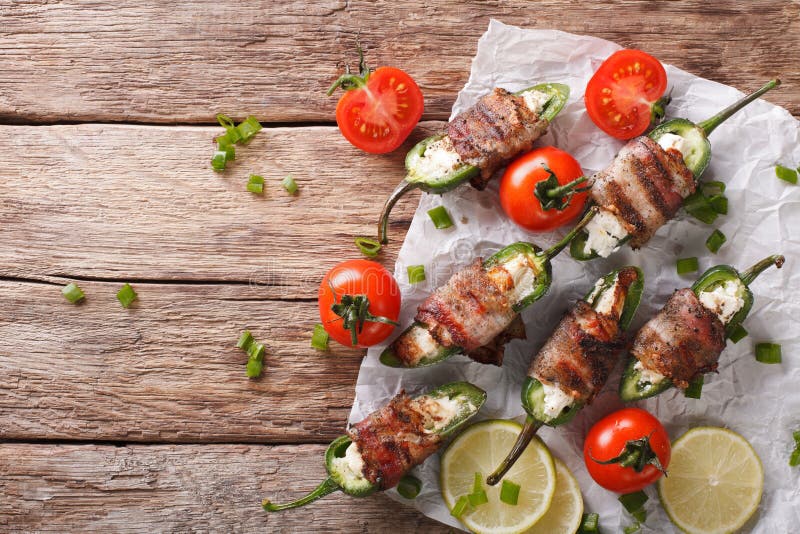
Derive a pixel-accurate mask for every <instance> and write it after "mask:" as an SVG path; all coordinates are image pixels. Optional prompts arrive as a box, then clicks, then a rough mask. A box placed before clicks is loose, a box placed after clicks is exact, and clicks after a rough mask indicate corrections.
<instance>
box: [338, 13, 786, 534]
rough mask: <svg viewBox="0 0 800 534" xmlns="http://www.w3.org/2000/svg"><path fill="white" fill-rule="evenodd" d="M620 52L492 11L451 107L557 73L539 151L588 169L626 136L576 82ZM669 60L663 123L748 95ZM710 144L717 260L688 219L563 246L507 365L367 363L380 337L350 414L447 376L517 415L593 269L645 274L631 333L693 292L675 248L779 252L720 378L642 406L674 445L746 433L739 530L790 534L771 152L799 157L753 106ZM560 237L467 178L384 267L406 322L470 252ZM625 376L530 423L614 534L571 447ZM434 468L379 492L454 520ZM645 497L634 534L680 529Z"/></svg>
mask: <svg viewBox="0 0 800 534" xmlns="http://www.w3.org/2000/svg"><path fill="white" fill-rule="evenodd" d="M619 48H620V46H618V45H617V44H615V43H611V42H609V41H604V40H602V39H597V38H594V37H585V36H580V35H573V34H569V33H564V32H561V31H556V30H523V29H520V28H516V27H513V26H507V25H505V24H502V23H500V22H497V21H492V22H491V23H490V25H489V29H488V31H487V32H486V33H485V34H484V35H483V36H482V37H481V39H480V41H479V42H478V51H477V55H476V56H475V58H474V60H473V62H472V71H471V74H470V78H469V81H468V82H467V84H466V86H465V87H464V89H463V90H462V91H461V92H460V93H459V95H458V100H457V101H456V104H455V106H454V107H453V114H454V115H455V114H456V113H458V112H460V111H462V110H464V109H466V108H467V107H469V106H470V105H472V104H473V103H474V102H475V101H476V99H477V98H479V97H480V96H481V95H483V94H486V93H487V92H489V91H491V90H492V88H494V87H496V86H499V87H503V88H506V89H508V90H511V91H516V90H519V89H522V88H524V87H528V86H530V85H533V84H535V83H540V82H548V81H552V82H560V83H566V84H568V85H569V86H570V88H571V91H572V95H571V96H570V99H569V102H568V104H567V106H566V107H565V108H564V110H563V111H562V112H561V114H560V115H559V116H558V117H557V118H556V119H555V121H554V122H553V124H552V125H551V127H550V130H549V132H548V134H547V135H546V136H545V137H544V138H542V139H541V140H540V141H539V142H538V145H539V146H543V145H549V144H553V145H555V146H557V147H559V148H562V149H564V150H566V151H568V152H570V153H571V154H572V155H574V156H575V158H576V159H577V160H578V161H579V162H580V163H581V166H582V167H583V169H584V172H586V173H587V174H588V173H591V172H595V171H598V170H600V169H602V168H604V167H605V166H606V165H607V164H608V163H609V162H610V161H611V160H612V158H613V157H614V155H615V154H616V152H617V151H618V150H619V148H620V147H621V146H622V143H621V142H618V141H615V140H614V139H612V138H610V137H609V136H607V135H605V134H604V133H603V132H601V131H600V130H599V129H598V128H597V127H595V126H594V124H593V123H592V122H591V120H590V119H589V117H588V115H587V114H586V112H585V108H584V104H583V92H584V88H585V87H586V83H587V82H588V80H589V78H590V77H591V75H592V73H593V72H594V71H595V69H596V68H597V67H598V66H599V65H600V63H601V62H602V61H603V60H604V59H605V58H606V57H608V56H609V55H610V54H611V53H612V52H614V51H616V50H618V49H619ZM665 67H666V70H667V75H668V78H669V87H671V88H673V92H672V96H673V100H672V103H671V104H670V106H669V108H668V118H672V117H685V118H688V119H690V120H693V121H700V120H703V119H705V118H708V117H710V116H711V115H713V114H714V113H716V112H717V111H718V110H720V109H721V108H722V107H725V106H727V105H728V104H730V103H732V102H734V101H735V100H737V99H739V98H740V97H741V96H743V95H742V93H741V92H740V91H738V90H736V89H733V88H732V87H727V86H724V85H721V84H718V83H715V82H712V81H709V80H705V79H702V78H699V77H697V76H694V75H692V74H690V73H688V72H685V71H682V70H680V69H677V68H675V67H672V66H670V65H665ZM764 81H765V82H766V80H764ZM756 88H757V87H747V88H745V89H747V90H754V89H756ZM777 90H780V88H778V89H777ZM710 140H711V145H712V150H713V156H712V160H711V164H710V166H709V167H708V169H707V170H706V172H705V174H704V176H703V178H704V179H705V180H712V179H713V180H721V181H723V182H725V183H726V184H727V187H728V188H727V191H726V194H727V196H728V198H729V201H730V210H729V214H728V215H727V216H721V217H720V218H719V219H717V222H716V223H715V225H714V227H716V228H719V229H720V230H721V231H722V232H723V233H724V234H725V235H726V236H727V238H728V242H727V243H726V244H725V245H724V246H723V247H722V249H721V250H720V251H719V253H718V254H716V255H712V254H710V253H709V252H708V251H707V250H706V248H705V246H704V243H705V240H706V238H707V237H708V235H709V234H710V233H711V231H712V230H713V227H712V226H709V225H705V224H703V223H701V222H699V221H697V220H695V219H692V218H690V217H688V216H686V215H685V214H683V213H681V214H680V215H679V216H678V218H677V219H676V220H674V221H672V222H670V223H669V224H668V225H666V226H665V227H664V228H662V229H661V230H660V231H659V232H658V233H657V234H656V235H655V237H654V238H653V239H652V240H651V241H650V243H649V244H648V245H647V246H646V247H645V248H643V249H642V250H640V251H638V252H633V251H632V250H630V248H628V247H624V248H623V249H621V250H620V251H619V252H617V253H616V254H614V255H612V256H611V257H610V258H608V259H606V260H603V259H598V260H594V261H592V262H588V263H580V262H577V261H575V260H573V259H572V258H570V256H569V252H568V251H565V252H564V253H562V254H561V255H560V256H559V257H557V258H556V259H555V260H554V262H553V272H554V283H553V286H552V288H551V290H550V293H549V294H548V295H546V296H545V297H544V298H543V299H541V300H540V301H539V302H538V303H535V304H534V305H532V306H531V307H529V308H528V309H526V310H525V311H524V313H523V314H522V317H523V319H524V321H525V325H526V332H527V337H528V339H527V340H526V341H514V342H512V343H511V345H510V346H509V348H508V350H507V351H506V357H505V363H504V365H503V367H502V368H497V367H494V366H488V365H480V364H477V363H474V362H472V361H470V360H468V359H467V358H466V357H463V356H456V357H453V358H451V359H449V360H447V361H446V362H444V363H442V364H439V365H437V366H434V367H429V368H425V369H391V368H388V367H385V366H383V365H381V364H380V362H379V361H378V356H379V355H380V352H381V350H382V349H383V348H384V346H383V345H382V346H377V347H374V348H372V349H370V350H369V352H368V354H367V357H366V358H365V359H364V362H363V364H362V366H361V370H360V373H359V376H358V384H357V386H356V400H355V404H354V406H353V410H352V412H351V414H350V422H351V423H352V422H356V421H359V420H361V419H363V418H364V417H365V416H366V415H367V414H368V413H370V412H371V411H373V410H375V409H377V408H379V407H380V406H382V405H383V404H385V403H386V402H387V401H388V400H389V399H390V398H391V397H392V396H393V395H395V394H396V393H397V391H399V390H400V389H401V388H405V389H406V390H407V391H408V392H409V393H417V392H422V391H424V390H427V389H429V388H431V387H433V386H436V385H439V384H443V383H445V382H450V381H454V380H469V381H471V382H473V383H475V384H477V385H478V386H480V387H482V388H484V389H485V390H486V391H487V392H488V400H487V402H486V404H485V406H484V408H483V409H482V410H481V412H480V414H479V416H478V417H477V418H476V420H478V419H487V418H516V417H520V416H522V415H523V413H524V412H523V409H522V406H521V404H520V385H521V383H522V381H523V379H524V377H525V373H526V370H527V367H528V364H529V362H530V359H531V357H532V355H533V354H534V353H535V351H536V350H537V349H538V348H539V347H541V345H542V344H543V343H544V341H545V340H546V339H547V337H548V336H549V334H550V332H551V331H552V329H553V327H554V326H555V324H556V322H557V321H558V320H559V318H560V316H561V314H562V313H563V312H564V311H565V310H566V309H567V307H568V306H570V305H571V304H572V303H573V302H574V301H575V299H577V298H580V296H582V295H583V294H585V292H586V291H587V290H588V289H589V288H590V287H591V286H592V284H593V283H594V282H595V280H596V279H597V278H598V277H599V276H601V275H602V274H604V273H606V272H608V271H610V270H611V269H613V268H616V267H619V266H622V265H628V264H630V265H638V266H640V267H641V268H642V269H643V270H644V272H645V277H646V282H645V294H644V297H643V301H642V305H641V307H640V308H639V311H638V314H637V318H636V320H635V322H634V324H633V325H632V328H634V329H635V328H638V327H639V326H641V325H642V324H643V323H644V322H645V321H646V320H647V319H648V318H650V317H652V315H653V314H654V313H655V312H656V311H657V310H658V309H660V307H661V306H662V305H663V303H664V302H665V300H666V299H667V297H668V296H669V295H670V294H671V293H672V291H673V290H674V289H676V288H681V287H688V286H690V285H691V283H692V282H693V281H694V279H695V277H696V275H694V274H693V275H689V276H685V277H679V276H678V275H677V274H676V272H675V260H676V259H677V258H681V257H688V256H697V257H698V258H700V269H701V271H700V272H702V271H703V270H705V269H707V268H708V267H711V266H712V265H716V264H719V263H727V264H730V265H733V266H736V267H738V268H741V269H744V268H746V267H748V266H750V265H751V264H753V263H754V262H756V261H757V260H759V259H761V258H763V257H765V256H768V255H770V254H773V253H777V252H780V253H783V254H784V255H785V256H786V259H787V261H786V265H785V266H784V268H783V269H781V270H780V271H778V270H775V269H772V270H770V271H768V272H766V273H764V274H763V275H762V276H761V277H760V278H759V279H758V280H757V281H756V282H755V283H754V284H753V286H752V290H753V292H754V294H755V305H754V306H753V309H752V312H751V314H750V317H749V318H748V319H747V321H746V322H745V326H746V328H747V330H748V331H749V332H750V336H749V337H748V338H746V339H744V340H742V341H740V342H739V343H738V344H736V345H733V344H730V343H729V345H728V347H727V349H726V350H725V352H724V353H723V355H722V357H721V360H720V366H719V374H716V375H708V376H707V377H706V385H705V387H704V388H703V396H702V399H700V400H692V399H686V398H684V397H683V395H682V394H681V393H680V392H677V391H675V390H672V391H670V392H667V393H665V394H663V395H661V396H659V397H657V398H654V399H649V400H647V401H644V402H641V403H639V404H640V405H641V406H642V407H644V408H645V409H647V410H650V411H651V412H652V413H654V414H655V415H656V416H657V417H658V418H659V419H660V420H661V421H662V422H663V423H664V425H665V427H666V428H667V431H668V432H669V434H670V437H671V438H672V439H675V438H677V437H678V436H679V435H681V434H682V433H683V432H685V431H686V430H687V429H689V428H691V427H694V426H699V425H715V426H725V427H729V428H731V429H733V430H735V431H736V432H739V433H740V434H742V435H743V436H744V437H745V438H747V439H748V440H749V441H750V443H752V444H753V446H754V447H755V449H756V451H757V452H758V455H759V456H760V458H761V460H762V462H763V464H764V470H765V480H764V496H763V499H762V502H761V506H760V509H759V513H758V514H757V515H756V517H755V519H754V520H752V521H751V523H750V524H749V525H748V527H747V530H749V531H752V532H772V533H778V532H781V533H782V532H790V531H793V530H795V529H796V528H797V525H800V469H797V468H795V469H792V468H790V467H789V465H788V459H789V455H790V453H791V450H792V449H793V440H792V431H793V430H798V429H800V322H799V321H798V317H800V297H798V292H800V265H798V262H800V187H798V186H792V185H789V184H786V183H784V182H782V181H780V180H778V179H777V178H776V177H775V172H774V166H775V164H776V163H779V162H781V163H784V164H786V165H798V164H800V122H798V121H797V120H796V119H795V118H793V117H792V116H791V115H790V114H789V113H788V112H787V111H786V110H785V109H783V108H780V107H778V106H775V105H772V104H769V103H767V102H765V101H763V100H759V101H757V102H754V103H752V104H751V105H750V106H749V107H747V108H746V109H745V110H743V111H741V112H739V113H738V114H737V115H735V116H734V117H732V118H731V119H729V120H728V121H727V122H726V123H724V124H723V125H722V126H720V127H719V128H718V129H717V130H716V131H714V132H713V134H712V135H711V137H710ZM441 204H443V205H445V206H446V207H447V209H448V210H449V212H450V214H451V216H452V218H453V220H454V222H455V226H454V227H452V228H450V229H448V230H436V229H435V228H434V227H433V225H432V224H431V222H430V219H429V218H428V216H427V214H426V212H427V210H429V209H431V208H432V207H435V206H438V205H441ZM564 233H565V231H561V232H558V233H556V234H532V233H529V232H527V231H525V230H522V229H520V228H518V227H516V226H515V225H514V224H513V223H512V222H510V221H509V220H508V219H507V218H506V217H505V215H504V214H503V212H502V209H501V208H500V205H499V202H498V198H497V183H496V181H495V182H494V183H493V185H492V186H490V187H489V188H488V189H487V190H486V191H483V192H478V191H475V190H474V189H472V188H471V187H468V186H462V187H461V188H459V189H457V190H456V191H453V192H451V193H447V194H446V195H444V196H435V195H424V194H423V197H422V199H421V201H420V204H419V206H418V208H417V211H416V213H415V215H414V219H413V221H412V223H411V228H410V229H409V232H408V235H407V236H406V240H405V242H404V244H403V247H402V249H401V250H400V253H399V256H398V259H397V264H396V266H395V277H396V278H397V280H398V282H399V283H400V286H401V289H402V294H403V299H404V301H403V311H402V315H401V321H402V325H403V326H402V328H405V327H406V326H407V325H408V324H409V323H410V322H411V320H412V318H413V316H414V314H415V313H416V307H417V305H418V304H419V303H420V302H421V301H422V300H423V299H424V298H425V297H426V296H427V295H428V294H429V293H430V292H431V291H432V290H433V289H434V288H436V287H438V286H439V285H441V284H443V283H444V282H445V281H446V280H447V279H448V278H449V277H450V275H451V274H452V273H453V272H455V271H456V270H457V269H460V268H462V267H464V266H465V265H467V264H468V263H469V262H470V261H471V260H472V259H473V258H475V257H477V256H481V257H486V256H488V255H490V254H492V253H493V252H495V251H497V250H498V249H499V248H501V247H502V246H504V245H507V244H510V243H513V242H515V241H520V240H524V241H533V242H535V243H537V244H539V245H540V246H542V247H545V248H546V247H547V246H549V245H551V244H553V243H554V242H555V241H556V240H557V238H558V237H559V236H561V235H563V234H564ZM420 264H421V265H424V266H425V272H426V274H427V280H426V281H425V282H424V283H420V284H417V285H414V286H411V285H409V284H408V283H407V274H406V267H407V266H409V265H420ZM697 274H699V273H697ZM401 330H402V329H398V332H399V331H401ZM634 331H635V330H634ZM758 341H773V342H776V343H780V344H781V345H782V347H783V363H782V364H779V365H765V364H760V363H758V362H756V361H755V359H754V357H753V352H754V350H753V346H754V343H756V342H758ZM620 372H621V371H620V369H619V368H618V369H617V371H616V372H615V373H614V374H613V375H612V377H611V379H610V380H609V383H608V384H607V386H606V388H605V389H604V391H603V392H602V393H601V394H600V395H599V396H598V398H597V399H596V400H595V402H594V404H592V405H591V406H589V407H586V408H585V409H584V410H583V411H582V412H581V413H580V414H579V415H578V416H577V417H576V418H575V419H574V420H573V421H572V422H571V423H569V424H568V425H566V426H564V427H560V428H557V429H552V428H547V427H545V428H543V429H542V430H541V431H540V435H541V437H542V438H543V439H544V441H545V442H546V443H547V444H548V446H549V447H550V449H551V450H552V452H553V454H554V455H556V456H558V457H559V458H561V459H562V460H564V462H566V464H567V465H568V466H569V468H570V469H571V470H572V472H573V473H575V475H576V477H577V478H578V481H579V482H580V486H581V489H582V491H583V496H584V501H585V509H586V511H592V512H598V513H599V514H600V525H601V527H602V528H603V529H604V530H605V531H607V532H614V531H620V530H621V528H622V527H624V526H626V525H629V524H631V523H632V520H631V519H630V518H629V517H626V516H625V515H624V512H623V511H622V507H621V506H620V504H619V502H618V501H617V495H616V494H613V493H611V492H608V491H606V490H604V489H602V488H601V487H599V486H598V485H596V484H595V483H594V482H593V481H592V479H591V478H590V477H589V475H588V473H587V471H586V468H585V467H584V465H583V460H582V455H581V451H582V447H583V439H584V436H585V435H586V432H587V431H588V429H589V428H590V427H591V425H592V424H593V423H594V422H595V421H597V420H598V419H599V418H601V417H602V416H604V415H606V414H608V413H610V412H611V411H613V410H615V409H617V408H619V407H621V406H622V404H621V402H620V401H619V399H618V397H617V393H616V388H617V385H618V383H619V375H620ZM438 471H439V458H438V456H434V457H431V458H430V459H429V460H428V461H427V462H426V463H425V464H424V465H423V466H420V467H418V468H416V469H415V470H414V474H415V475H416V476H418V477H419V478H420V479H421V480H422V481H423V491H422V493H421V494H420V495H419V497H418V498H417V499H416V500H414V501H408V500H405V499H403V498H402V497H400V496H399V495H398V494H397V493H396V492H395V491H394V490H391V491H389V492H388V494H389V495H390V496H391V497H392V498H393V499H396V500H399V501H401V502H404V503H406V504H408V505H409V506H414V507H416V508H417V509H418V510H420V511H421V512H422V513H424V514H425V515H428V516H430V517H432V518H434V519H437V520H439V521H441V522H443V523H447V524H448V525H452V526H454V527H459V528H463V527H462V526H461V525H460V524H459V523H458V522H457V521H456V520H455V519H453V518H452V517H451V516H450V514H449V512H448V510H447V508H446V506H445V504H444V502H443V501H442V499H441V497H440V494H439V484H438V474H439V472H438ZM647 493H648V494H649V495H650V497H651V499H650V501H649V502H648V503H647V505H646V508H647V511H648V519H647V525H646V527H645V531H646V532H648V531H649V532H676V531H677V529H674V527H673V526H672V525H671V524H670V522H669V520H668V518H667V517H666V514H665V513H664V512H663V510H662V509H661V506H660V505H659V503H658V498H657V495H656V492H655V490H654V488H652V487H651V488H648V490H647Z"/></svg>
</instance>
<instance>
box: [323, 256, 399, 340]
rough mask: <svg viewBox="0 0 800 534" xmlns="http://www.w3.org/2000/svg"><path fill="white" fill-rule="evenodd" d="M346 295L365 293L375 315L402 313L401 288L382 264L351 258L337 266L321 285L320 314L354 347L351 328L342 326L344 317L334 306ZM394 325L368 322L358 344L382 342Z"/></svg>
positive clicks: (330, 331) (331, 329) (328, 329)
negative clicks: (335, 310) (338, 313)
mask: <svg viewBox="0 0 800 534" xmlns="http://www.w3.org/2000/svg"><path fill="white" fill-rule="evenodd" d="M343 295H352V296H356V295H365V296H366V297H367V298H368V299H369V307H368V310H369V312H370V313H371V314H372V315H375V316H378V317H385V318H387V319H390V320H392V321H397V318H398V317H399V315H400V288H399V287H398V285H397V282H396V281H395V279H394V277H393V276H392V275H391V274H390V273H389V271H387V270H386V269H385V268H384V267H383V266H382V265H381V264H380V263H377V262H374V261H369V260H349V261H345V262H342V263H340V264H338V265H336V266H334V267H333V268H332V269H331V270H330V271H328V273H327V274H326V275H325V276H324V277H323V279H322V282H321V283H320V285H319V300H318V302H319V317H320V322H321V323H322V326H323V327H324V328H325V331H326V332H328V334H330V336H331V337H332V338H333V339H335V340H336V341H338V342H339V343H341V344H342V345H345V346H347V347H352V346H353V343H352V339H351V335H350V330H347V329H345V328H344V327H343V319H342V318H341V317H340V316H338V315H337V314H336V313H334V311H333V310H332V308H331V307H332V306H333V305H334V304H336V303H338V302H341V298H342V296H343ZM394 328H395V327H394V325H391V324H385V323H379V322H372V321H366V322H365V323H364V326H363V329H362V330H361V331H360V332H358V343H357V344H356V345H355V346H356V347H361V348H365V347H370V346H372V345H374V344H376V343H380V342H381V341H383V340H384V339H386V338H387V337H389V335H390V334H391V333H392V331H393V330H394Z"/></svg>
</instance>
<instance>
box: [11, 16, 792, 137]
mask: <svg viewBox="0 0 800 534" xmlns="http://www.w3.org/2000/svg"><path fill="white" fill-rule="evenodd" d="M490 18H497V19H499V20H502V21H503V22H506V23H509V24H515V25H519V26H523V27H528V28H557V29H561V30H564V31H569V32H574V33H582V34H587V35H594V36H597V37H602V38H605V39H610V40H613V41H616V42H618V43H620V44H621V45H623V46H627V47H634V48H641V49H644V50H646V51H648V52H650V53H652V54H654V55H656V56H657V57H659V58H660V59H661V60H662V61H665V62H668V63H671V64H673V65H676V66H678V67H681V68H683V69H686V70H688V71H690V72H692V73H694V74H697V75H699V76H703V77H706V78H710V79H712V80H715V81H718V82H721V83H724V84H728V85H732V86H735V87H738V88H741V89H745V90H746V89H753V88H755V87H758V86H760V85H761V84H762V83H763V82H764V81H765V80H767V79H769V78H772V77H774V76H776V75H779V76H781V77H782V78H783V81H784V82H785V88H784V89H783V90H782V91H777V92H775V93H772V94H770V95H769V96H768V99H769V100H770V101H772V102H775V103H777V104H781V105H785V106H787V107H788V108H789V110H790V111H791V112H792V113H794V114H795V115H798V114H800V104H798V99H797V98H796V95H797V93H796V91H797V89H796V87H797V86H798V84H800V69H798V68H797V65H798V62H799V61H800V59H798V57H799V56H798V48H797V43H798V42H800V4H798V3H797V2H793V1H790V0H756V1H751V2H729V1H727V0H713V1H708V0H692V1H684V2H650V1H630V0H616V1H611V2H574V1H572V0H540V1H537V2H536V3H535V4H534V3H531V2H529V1H526V0H514V1H479V0H473V1H470V2H462V1H459V0H446V1H435V2H431V1H428V0H408V1H405V2H393V1H391V0H385V1H378V2H373V1H363V0H358V1H356V0H352V1H349V0H325V1H318V2H310V3H309V2H302V1H285V2H274V1H273V0H257V1H251V0H240V1H231V2H223V3H220V2H219V1H211V0H179V1H175V2H139V1H134V0H122V1H119V2H103V1H96V0H69V1H66V2H50V1H48V0H28V1H25V2H16V1H12V0H0V50H2V54H3V60H4V65H5V66H6V68H5V69H4V75H3V77H2V79H0V120H3V121H5V122H31V121H36V122H42V121H44V122H51V121H64V120H70V121H104V122H105V121H128V122H163V123H175V122H180V123H211V122H213V121H214V115H215V114H216V113H219V112H226V113H229V114H232V115H236V116H241V115H244V114H248V113H249V114H255V115H257V116H258V117H259V118H261V119H263V120H265V121H271V122H289V121H292V122H294V121H326V122H329V121H332V119H333V110H334V107H335V105H336V99H335V98H328V97H326V96H325V90H326V89H327V87H328V86H329V85H330V83H331V82H332V81H333V80H334V79H335V78H336V76H337V75H338V74H339V73H341V72H342V70H343V68H344V64H345V62H348V61H354V60H355V57H356V55H355V51H354V44H355V37H356V35H357V34H360V38H361V42H362V43H363V44H364V46H365V47H366V48H367V53H368V59H369V61H370V64H371V65H373V66H377V65H383V64H391V65H394V66H398V67H401V68H403V69H405V70H407V71H408V72H409V73H410V74H411V75H412V76H413V77H414V78H415V79H416V80H417V81H418V83H419V84H420V86H421V88H422V91H423V93H424V94H425V98H426V117H427V118H433V119H445V118H447V116H448V115H449V113H450V107H451V106H452V103H453V101H454V100H455V96H456V93H457V92H458V90H459V89H460V88H461V87H462V86H463V84H464V82H465V81H466V79H467V76H468V73H469V65H470V61H471V58H472V56H473V55H474V53H475V46H476V44H475V43H476V40H477V38H478V36H479V35H481V34H482V33H483V32H484V31H485V30H486V27H487V24H488V21H489V19H490ZM793 87H794V88H795V89H790V88H793ZM789 91H795V92H794V95H795V98H792V96H791V93H790V92H789Z"/></svg>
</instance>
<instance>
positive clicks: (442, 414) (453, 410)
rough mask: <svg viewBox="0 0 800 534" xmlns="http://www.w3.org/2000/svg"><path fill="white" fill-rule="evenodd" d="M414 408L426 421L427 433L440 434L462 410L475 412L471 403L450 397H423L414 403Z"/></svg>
mask: <svg viewBox="0 0 800 534" xmlns="http://www.w3.org/2000/svg"><path fill="white" fill-rule="evenodd" d="M412 407H413V409H414V411H415V412H417V413H419V414H420V415H421V416H422V417H423V418H424V420H425V422H424V426H425V433H426V434H431V433H435V432H439V431H440V430H442V429H443V428H444V427H446V426H447V425H449V424H450V422H451V421H452V420H453V419H455V418H456V416H458V414H459V413H461V411H462V410H473V409H474V408H475V407H474V406H473V405H472V403H471V402H469V401H460V400H456V399H451V398H449V397H436V398H433V397H428V396H427V395H423V396H422V397H419V398H417V399H414V400H413V401H412Z"/></svg>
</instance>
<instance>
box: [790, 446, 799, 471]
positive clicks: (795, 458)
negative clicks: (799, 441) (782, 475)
mask: <svg viewBox="0 0 800 534" xmlns="http://www.w3.org/2000/svg"><path fill="white" fill-rule="evenodd" d="M798 465H800V447H797V448H796V449H795V450H794V451H793V452H792V455H791V456H790V457H789V466H790V467H797V466H798Z"/></svg>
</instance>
